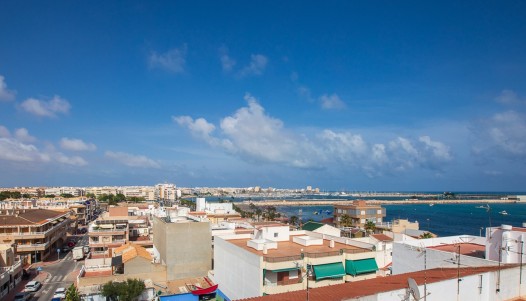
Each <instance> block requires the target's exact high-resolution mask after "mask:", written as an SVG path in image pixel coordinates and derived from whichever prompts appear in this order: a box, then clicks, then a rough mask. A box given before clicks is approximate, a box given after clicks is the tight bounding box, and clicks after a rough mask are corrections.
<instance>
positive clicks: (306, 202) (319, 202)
mask: <svg viewBox="0 0 526 301" xmlns="http://www.w3.org/2000/svg"><path fill="white" fill-rule="evenodd" d="M353 201H354V200H345V199H333V200H326V199H303V200H298V199H295V200H261V201H255V202H251V201H243V204H244V205H248V204H250V203H252V204H254V205H255V206H258V207H262V206H331V205H351V204H352V202H353ZM364 201H365V202H366V203H367V204H370V205H415V204H481V203H487V204H506V203H508V204H511V203H521V202H519V201H516V200H500V199H478V200H364Z"/></svg>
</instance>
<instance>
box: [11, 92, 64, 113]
mask: <svg viewBox="0 0 526 301" xmlns="http://www.w3.org/2000/svg"><path fill="white" fill-rule="evenodd" d="M20 107H21V108H22V109H23V110H24V111H26V112H28V113H31V114H33V115H36V116H40V117H56V116H57V114H67V113H69V110H70V108H71V105H70V104H69V102H68V101H67V100H65V99H62V98H60V96H58V95H55V96H54V97H53V98H52V99H51V100H49V101H44V100H39V99H36V98H29V99H27V100H25V101H24V102H22V104H20Z"/></svg>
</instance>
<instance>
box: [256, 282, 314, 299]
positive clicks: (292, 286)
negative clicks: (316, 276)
mask: <svg viewBox="0 0 526 301" xmlns="http://www.w3.org/2000/svg"><path fill="white" fill-rule="evenodd" d="M289 282H290V283H289ZM306 286H307V285H306V283H305V284H304V283H303V282H301V280H298V279H291V280H287V281H278V282H277V283H265V285H264V286H263V293H265V294H269V295H273V294H279V293H286V292H290V291H300V290H304V289H305V288H306Z"/></svg>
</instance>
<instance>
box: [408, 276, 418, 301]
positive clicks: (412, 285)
mask: <svg viewBox="0 0 526 301" xmlns="http://www.w3.org/2000/svg"><path fill="white" fill-rule="evenodd" d="M407 284H408V285H409V292H410V293H411V295H412V296H413V298H414V299H415V300H416V301H418V300H420V290H419V289H418V284H416V281H415V279H413V278H408V279H407Z"/></svg>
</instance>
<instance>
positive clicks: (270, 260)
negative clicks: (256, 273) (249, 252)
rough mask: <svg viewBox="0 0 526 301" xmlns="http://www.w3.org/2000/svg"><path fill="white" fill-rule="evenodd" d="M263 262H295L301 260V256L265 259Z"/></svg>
mask: <svg viewBox="0 0 526 301" xmlns="http://www.w3.org/2000/svg"><path fill="white" fill-rule="evenodd" d="M263 260H264V261H266V262H284V261H294V260H301V255H292V256H282V257H263Z"/></svg>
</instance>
